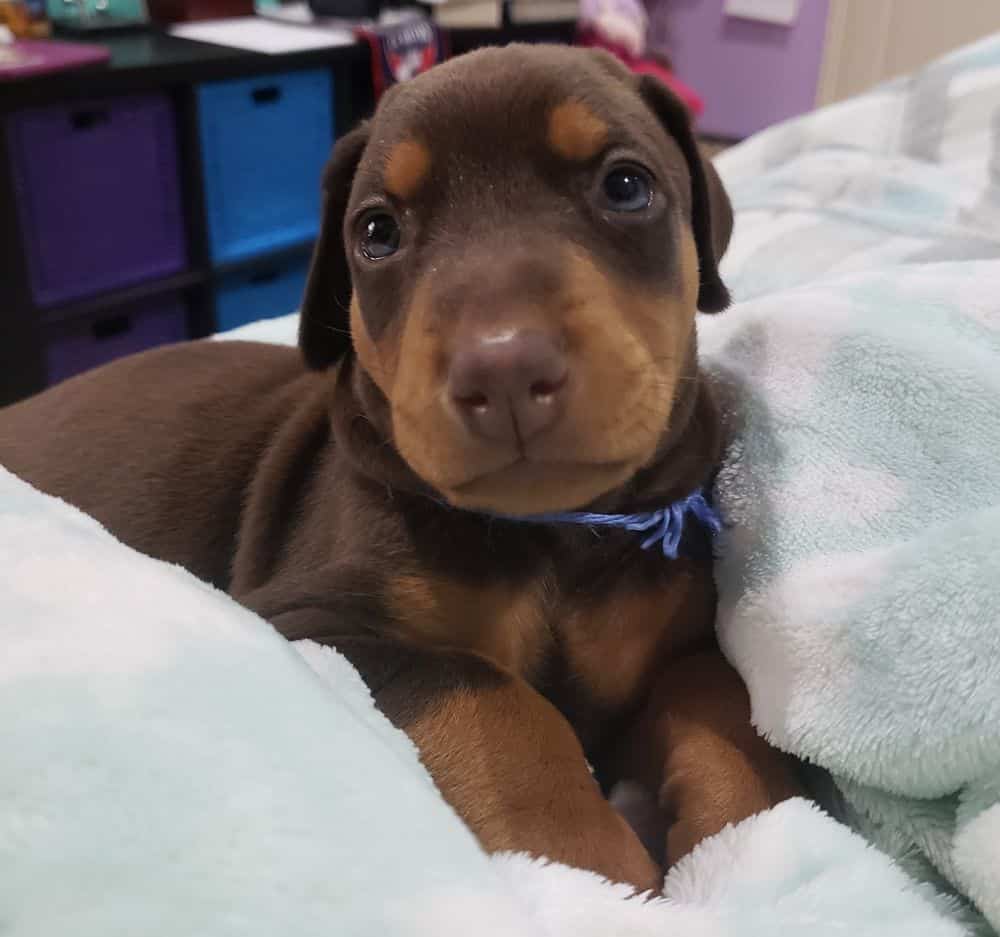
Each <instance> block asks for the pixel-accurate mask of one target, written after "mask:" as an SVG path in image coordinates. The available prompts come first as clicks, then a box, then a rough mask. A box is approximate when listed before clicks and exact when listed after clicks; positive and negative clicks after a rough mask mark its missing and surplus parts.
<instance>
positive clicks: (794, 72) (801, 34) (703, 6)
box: [649, 0, 993, 138]
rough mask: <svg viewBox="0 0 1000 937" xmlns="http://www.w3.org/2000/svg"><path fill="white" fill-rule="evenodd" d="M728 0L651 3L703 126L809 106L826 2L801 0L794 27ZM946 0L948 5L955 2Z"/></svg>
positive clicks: (756, 123) (747, 127) (751, 125)
mask: <svg viewBox="0 0 1000 937" xmlns="http://www.w3.org/2000/svg"><path fill="white" fill-rule="evenodd" d="M723 2H724V0H652V2H650V3H649V7H650V17H651V21H652V28H651V34H650V39H651V44H652V45H654V46H655V47H657V48H659V49H661V50H662V51H663V52H665V53H666V54H667V55H668V56H669V58H670V60H671V62H672V64H673V67H674V70H675V71H676V72H677V75H678V76H679V77H680V78H681V79H683V80H684V81H686V82H687V83H688V84H689V85H691V86H692V87H693V88H694V90H695V91H697V92H698V93H699V94H700V95H701V96H702V97H703V98H704V100H705V113H704V115H703V116H702V118H701V121H700V124H699V128H700V129H701V131H702V132H703V133H707V134H712V135H716V136H721V137H728V138H741V137H745V136H749V135H750V134H751V133H753V132H754V131H756V130H759V129H761V128H762V127H766V126H767V125H769V124H773V123H775V122H776V121H779V120H784V119H785V118H787V117H792V116H794V115H796V114H800V113H803V112H805V111H808V110H810V109H811V108H812V107H813V105H814V103H815V100H816V88H817V84H818V81H819V70H820V60H821V57H822V54H823V43H824V37H825V33H826V21H827V9H828V6H829V3H828V0H801V9H800V12H799V16H798V19H797V20H796V22H795V23H794V25H792V26H790V27H789V26H774V25H770V24H767V23H760V22H754V21H751V20H744V19H738V18H736V17H731V16H727V15H726V14H724V13H723V12H722V8H723ZM860 2H862V3H871V2H873V0H860ZM874 2H876V3H878V2H881V0H874ZM906 2H909V0H906ZM941 2H942V5H949V6H950V0H949V3H948V4H945V3H944V0H941ZM980 2H984V3H988V4H992V3H993V0H980Z"/></svg>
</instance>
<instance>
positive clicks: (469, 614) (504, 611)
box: [386, 574, 548, 676]
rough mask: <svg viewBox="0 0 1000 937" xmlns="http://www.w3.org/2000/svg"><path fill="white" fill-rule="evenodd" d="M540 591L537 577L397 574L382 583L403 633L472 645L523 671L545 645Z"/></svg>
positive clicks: (436, 642) (458, 645)
mask: <svg viewBox="0 0 1000 937" xmlns="http://www.w3.org/2000/svg"><path fill="white" fill-rule="evenodd" d="M544 595H545V590H544V583H542V582H540V581H534V582H529V583H526V584H525V585H524V586H523V587H514V586H510V585H506V584H492V585H467V584H465V583H461V582H456V581H455V580H451V579H446V578H444V577H439V576H433V575H427V574H424V575H413V574H404V575H400V576H397V577H395V578H394V579H392V580H391V581H390V582H389V583H388V586H387V588H386V598H387V602H388V605H389V609H390V611H391V613H392V615H393V618H394V619H395V620H396V621H397V622H398V624H399V626H400V632H401V633H402V634H403V635H405V636H406V637H408V638H411V639H415V640H418V641H420V642H422V643H427V644H432V645H437V646H439V647H449V648H457V649H460V650H465V651H472V652H474V653H477V654H481V655H482V656H484V657H487V658H489V659H490V660H492V661H494V662H495V663H497V664H499V665H500V666H501V667H504V668H506V669H507V670H509V671H511V672H512V673H518V674H522V675H526V676H529V675H530V674H531V673H532V672H533V671H534V670H535V669H536V667H537V666H538V664H539V662H540V660H541V656H542V653H543V651H544V649H545V638H546V637H547V635H548V631H547V629H546V628H545V619H544Z"/></svg>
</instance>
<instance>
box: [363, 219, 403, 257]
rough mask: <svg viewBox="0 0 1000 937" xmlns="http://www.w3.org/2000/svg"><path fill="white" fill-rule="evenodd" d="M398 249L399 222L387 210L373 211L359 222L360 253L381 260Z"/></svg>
mask: <svg viewBox="0 0 1000 937" xmlns="http://www.w3.org/2000/svg"><path fill="white" fill-rule="evenodd" d="M398 250H399V224H398V223H397V221H396V219H395V218H393V217H392V215H390V214H389V213H388V212H384V211H375V212H372V213H371V214H369V215H366V216H365V218H364V219H363V220H362V222H361V253H362V254H364V255H365V257H367V258H368V260H382V258H384V257H388V256H390V255H391V254H395V253H396V251H398Z"/></svg>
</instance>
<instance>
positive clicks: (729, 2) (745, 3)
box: [722, 0, 800, 26]
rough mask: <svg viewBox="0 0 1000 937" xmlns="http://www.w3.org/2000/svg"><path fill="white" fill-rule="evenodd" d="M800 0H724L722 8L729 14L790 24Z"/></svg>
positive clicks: (795, 16) (796, 12) (767, 21)
mask: <svg viewBox="0 0 1000 937" xmlns="http://www.w3.org/2000/svg"><path fill="white" fill-rule="evenodd" d="M799 3H800V0H726V4H725V6H724V7H723V8H722V10H723V12H724V13H727V14H728V15H729V16H739V17H741V18H742V19H745V20H760V21H761V22H762V23H775V24H776V25H779V26H791V25H792V23H794V22H795V20H796V18H797V17H798V15H799Z"/></svg>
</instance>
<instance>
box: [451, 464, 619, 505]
mask: <svg viewBox="0 0 1000 937" xmlns="http://www.w3.org/2000/svg"><path fill="white" fill-rule="evenodd" d="M636 468H637V466H636V465H635V464H634V463H633V462H631V461H628V460H617V461H608V462H587V461H570V460H544V461H539V460H533V459H530V458H527V457H526V456H519V457H518V458H516V459H514V460H512V461H511V462H508V463H507V464H505V465H502V466H500V467H499V468H494V469H490V470H489V471H487V472H483V473H481V474H479V475H476V476H474V477H472V478H469V479H466V480H465V481H462V482H459V483H458V484H455V485H452V486H450V487H449V488H448V489H447V490H446V491H444V492H442V493H443V494H444V495H445V497H446V498H447V499H448V500H449V501H450V502H451V503H452V504H454V505H455V506H456V507H462V508H467V509H473V510H481V511H491V512H494V513H498V514H508V515H511V516H527V515H530V514H544V513H547V512H551V511H569V510H573V509H577V508H581V507H584V506H585V505H587V504H589V503H590V502H592V501H594V500H596V499H597V498H599V497H600V496H601V495H604V494H607V493H608V492H609V491H611V490H612V489H614V488H617V487H618V486H620V485H622V484H623V483H624V482H625V481H627V480H628V479H629V478H630V477H631V476H632V475H633V474H634V473H635V471H636Z"/></svg>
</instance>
